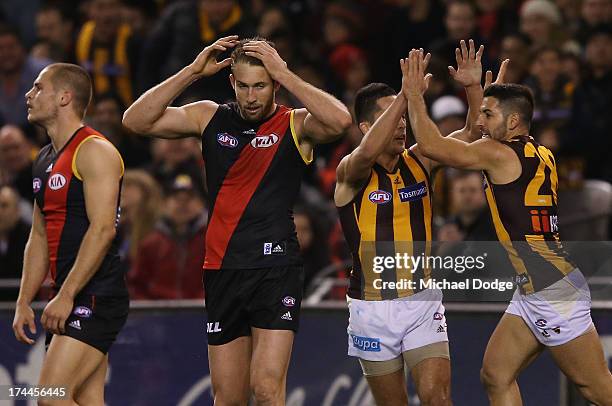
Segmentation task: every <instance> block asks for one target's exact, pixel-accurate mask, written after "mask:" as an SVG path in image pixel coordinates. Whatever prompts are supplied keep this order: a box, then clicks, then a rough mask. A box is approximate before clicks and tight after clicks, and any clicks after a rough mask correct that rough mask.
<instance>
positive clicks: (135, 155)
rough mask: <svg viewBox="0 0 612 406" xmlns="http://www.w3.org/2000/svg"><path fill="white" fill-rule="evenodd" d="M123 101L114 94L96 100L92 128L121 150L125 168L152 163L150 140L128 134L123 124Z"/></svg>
mask: <svg viewBox="0 0 612 406" xmlns="http://www.w3.org/2000/svg"><path fill="white" fill-rule="evenodd" d="M123 110H124V109H123V106H122V105H121V101H120V100H119V99H118V98H117V97H116V96H114V95H112V94H104V95H101V96H99V97H98V98H97V99H96V102H95V104H94V108H93V114H92V116H91V122H92V126H93V127H94V128H95V129H96V130H98V131H100V132H101V133H102V134H104V135H105V136H106V138H108V139H109V140H110V141H111V142H112V143H113V144H114V145H115V147H116V148H117V149H118V150H119V152H120V153H121V156H122V157H123V161H124V163H125V166H126V167H128V168H135V167H140V166H144V165H146V164H147V163H149V162H151V154H150V152H149V148H150V146H149V144H150V142H149V139H147V138H144V137H136V136H135V135H133V134H128V133H126V131H125V130H124V128H123V126H122V124H121V117H122V114H123Z"/></svg>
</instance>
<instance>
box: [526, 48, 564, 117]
mask: <svg viewBox="0 0 612 406" xmlns="http://www.w3.org/2000/svg"><path fill="white" fill-rule="evenodd" d="M532 60H533V63H532V65H531V76H530V77H529V78H527V80H525V84H526V85H527V86H529V87H530V88H531V90H532V91H533V95H534V100H535V108H534V111H533V125H534V126H538V125H540V126H541V125H546V124H550V123H554V124H555V125H556V126H557V127H558V128H561V127H562V126H563V125H565V124H566V123H567V122H568V121H569V119H570V116H571V111H572V96H573V94H574V86H575V85H574V83H572V82H570V81H569V80H568V78H567V77H566V76H564V75H563V74H562V66H561V53H560V52H559V50H558V49H556V48H553V47H551V46H542V47H540V48H538V49H536V50H535V51H534V52H533V58H532Z"/></svg>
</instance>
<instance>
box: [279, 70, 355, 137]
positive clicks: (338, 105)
mask: <svg viewBox="0 0 612 406" xmlns="http://www.w3.org/2000/svg"><path fill="white" fill-rule="evenodd" d="M279 83H280V84H281V85H282V86H283V87H284V88H285V89H287V90H288V91H289V92H290V93H291V94H293V95H294V96H295V97H296V98H297V99H298V100H299V101H300V102H301V103H302V104H303V105H304V107H305V108H306V110H308V112H309V113H310V114H312V116H313V117H315V118H316V119H317V120H319V121H320V122H321V123H322V124H323V125H325V126H326V127H327V128H329V129H330V136H329V138H330V141H331V140H332V139H334V138H336V136H337V135H338V134H341V133H343V132H344V131H346V130H347V129H348V128H349V127H350V126H351V124H352V117H351V113H350V112H349V111H348V109H347V108H346V106H345V105H344V104H343V103H342V102H341V101H340V100H338V99H336V98H335V97H334V96H332V95H331V94H329V93H327V92H324V91H323V90H321V89H318V88H316V87H315V86H313V85H311V84H309V83H308V82H306V81H304V80H302V79H301V78H300V77H299V76H297V75H296V74H294V73H293V72H291V71H289V70H287V72H286V73H285V74H284V75H282V77H281V78H280V79H279ZM322 141H324V140H322Z"/></svg>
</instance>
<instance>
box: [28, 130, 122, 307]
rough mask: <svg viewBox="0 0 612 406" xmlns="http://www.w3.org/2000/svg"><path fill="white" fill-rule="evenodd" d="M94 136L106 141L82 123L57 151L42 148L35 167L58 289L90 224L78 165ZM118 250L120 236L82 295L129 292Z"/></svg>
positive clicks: (37, 195) (35, 184) (35, 185)
mask: <svg viewBox="0 0 612 406" xmlns="http://www.w3.org/2000/svg"><path fill="white" fill-rule="evenodd" d="M93 137H95V138H101V139H104V140H106V138H104V136H103V135H101V134H100V133H98V132H97V131H96V130H94V129H92V128H90V127H81V128H80V129H78V130H77V131H76V132H75V133H74V134H73V135H72V137H71V138H70V139H69V140H68V142H67V143H66V145H64V147H63V148H62V149H61V150H59V151H57V152H56V151H55V150H54V149H53V145H52V144H48V145H47V146H45V147H43V148H42V149H41V150H40V153H39V154H38V157H37V158H36V161H35V162H34V165H33V168H32V174H33V181H32V186H33V190H34V199H35V201H36V204H37V205H38V207H39V208H40V210H41V212H42V214H43V217H44V220H45V228H46V231H47V246H48V250H49V271H50V273H51V278H52V280H53V285H54V288H55V289H59V288H60V287H61V285H62V283H63V282H64V280H65V279H66V277H67V276H68V272H70V269H72V266H73V265H74V262H75V260H76V257H77V254H78V251H79V248H80V247H81V242H82V241H83V237H84V236H85V233H86V232H87V229H88V227H89V219H88V218H87V211H86V208H85V195H84V193H83V181H82V179H81V176H80V175H79V173H78V171H77V168H76V157H77V153H78V151H79V148H80V147H81V145H83V143H84V142H86V141H87V140H88V139H90V138H93ZM107 142H109V141H107ZM122 165H123V161H122ZM118 220H119V199H117V221H118ZM117 248H118V244H117V238H115V240H114V241H113V242H112V244H111V246H110V248H109V250H108V251H107V253H106V255H105V256H104V259H103V261H102V264H101V265H100V268H99V269H98V270H97V271H96V273H95V274H94V275H93V276H92V277H91V279H90V280H89V282H88V283H87V284H86V285H85V286H84V287H83V289H82V290H81V292H80V293H85V294H91V295H100V296H122V295H127V288H126V285H125V275H124V273H123V272H122V271H121V268H120V266H119V255H118V250H117Z"/></svg>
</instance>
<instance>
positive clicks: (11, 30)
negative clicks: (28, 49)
mask: <svg viewBox="0 0 612 406" xmlns="http://www.w3.org/2000/svg"><path fill="white" fill-rule="evenodd" d="M5 35H8V36H11V37H14V38H15V39H16V40H17V42H19V43H21V33H20V32H19V30H18V29H17V28H16V27H14V26H12V25H8V24H4V23H0V37H4V36H5Z"/></svg>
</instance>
